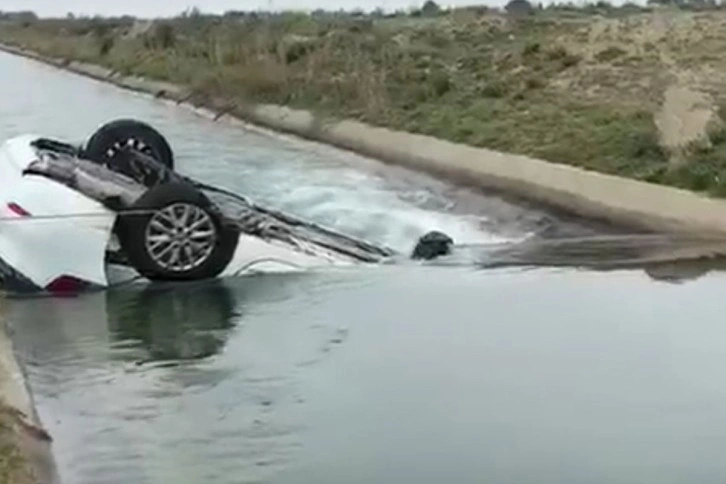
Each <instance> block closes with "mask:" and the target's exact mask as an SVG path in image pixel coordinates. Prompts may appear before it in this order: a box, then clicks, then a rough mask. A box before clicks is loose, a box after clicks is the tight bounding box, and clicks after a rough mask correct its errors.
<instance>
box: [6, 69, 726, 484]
mask: <svg viewBox="0 0 726 484" xmlns="http://www.w3.org/2000/svg"><path fill="white" fill-rule="evenodd" d="M0 88H1V89H2V92H3V93H4V96H5V97H4V100H3V101H2V102H1V103H0V135H2V137H3V138H4V137H8V136H12V135H15V134H20V133H25V132H28V131H31V132H37V133H39V134H43V135H46V136H57V137H62V138H67V139H74V140H79V141H81V140H82V139H83V138H85V137H86V136H87V135H88V134H90V133H91V132H92V131H93V130H94V129H95V128H96V127H97V126H98V125H99V124H101V123H103V122H105V121H107V120H109V119H113V118H117V117H129V116H131V117H136V118H141V119H144V120H146V121H149V122H151V123H152V124H154V125H155V126H157V127H159V128H160V129H161V130H162V131H163V132H164V134H165V135H167V136H168V138H169V139H170V141H171V142H172V144H173V146H174V147H175V150H176V152H177V156H178V165H179V169H180V170H181V171H183V172H186V173H189V174H192V175H194V176H195V177H197V178H200V179H203V180H204V181H207V182H211V183H216V184H220V185H223V186H225V187H226V188H230V189H233V190H235V191H238V192H240V193H243V194H246V195H249V196H251V197H253V198H254V199H256V200H258V201H261V202H263V203H266V204H269V205H272V206H274V207H277V208H282V209H284V210H288V211H291V212H293V213H296V214H298V215H301V216H305V217H306V218H310V219H313V220H316V221H319V222H321V223H325V224H327V225H331V226H334V227H336V228H338V229H340V230H343V231H346V232H349V233H352V234H355V235H360V236H364V237H366V238H368V239H370V240H373V241H376V242H380V243H385V244H387V245H390V246H392V247H394V248H396V249H398V250H400V251H403V252H405V251H408V250H410V248H411V247H412V245H413V243H414V242H415V240H416V238H417V237H418V236H420V235H421V234H422V233H424V232H426V231H428V230H432V229H438V230H443V231H445V232H447V233H449V234H451V235H452V236H453V237H454V238H455V239H456V240H457V242H460V243H463V244H476V245H477V246H480V244H491V243H498V244H502V243H506V242H508V241H512V242H516V241H520V240H522V239H524V238H527V237H530V236H532V234H544V235H547V236H549V237H552V236H557V235H568V234H577V235H582V234H588V233H593V232H594V231H595V229H592V227H589V226H588V227H586V226H584V225H582V224H579V223H577V222H572V221H564V220H562V219H561V218H557V217H555V216H552V215H550V214H548V213H545V212H543V211H537V210H533V209H531V207H520V206H516V205H513V204H511V203H508V202H506V201H503V200H501V199H498V198H496V197H492V196H485V195H482V194H479V193H476V192H473V191H470V190H466V189H461V188H456V187H452V186H450V185H447V184H445V183H441V182H437V181H435V180H433V179H431V178H429V177H426V176H424V175H419V174H414V173H411V172H409V171H406V170H402V169H394V168H392V167H388V166H384V165H382V164H380V163H377V162H375V161H372V160H368V159H365V158H362V157H359V156H355V155H352V154H350V153H347V152H343V151H339V150H335V149H332V148H329V147H325V146H321V145H317V144H313V143H308V142H303V141H299V140H295V139H292V138H288V137H282V136H279V135H274V134H270V133H267V132H264V131H261V130H256V129H251V128H248V127H245V126H243V125H232V124H222V123H215V122H213V121H211V120H209V119H206V118H203V117H200V116H198V115H196V114H194V113H192V112H190V111H188V110H186V109H183V108H180V107H176V106H173V105H169V104H164V103H161V102H158V101H155V100H152V99H149V98H146V97H143V96H139V95H135V94H131V93H128V92H124V91H121V90H118V89H116V88H114V87H111V86H107V85H103V84H101V83H97V82H93V81H90V80H87V79H83V78H80V77H77V76H73V75H71V74H68V73H64V72H58V71H55V70H53V69H51V68H49V67H46V66H42V65H39V64H36V63H33V62H31V61H28V60H25V59H19V58H15V57H11V56H7V55H0ZM686 269H687V271H686V270H685V269H684V268H677V267H675V266H660V267H658V268H657V269H654V268H650V269H649V270H647V271H643V270H637V269H636V270H628V271H626V270H607V271H605V270H598V271H595V270H584V269H580V270H578V269H574V268H537V269H532V268H522V269H518V268H497V269H486V270H484V269H482V268H480V267H477V266H475V265H470V264H469V265H462V264H457V265H451V266H438V267H437V266H429V267H425V266H418V265H410V266H385V267H360V268H351V269H339V270H335V271H325V272H320V271H316V272H312V273H306V274H288V275H285V274H276V275H258V276H251V277H246V278H235V279H225V280H219V281H214V282H205V283H199V284H190V285H184V286H181V287H180V286H178V285H175V286H164V285H160V286H129V287H124V288H117V289H113V290H109V291H106V292H102V293H95V294H88V295H84V296H81V297H78V298H73V299H50V298H40V299H13V300H7V301H5V302H4V317H5V319H6V320H7V321H8V324H9V325H10V327H11V328H12V331H13V338H14V341H15V343H16V346H17V349H18V353H19V356H20V359H21V361H22V363H23V364H24V366H25V367H26V369H27V372H28V376H29V381H30V385H31V389H32V392H33V395H34V397H35V399H36V402H37V406H38V410H39V413H40V416H41V418H42V420H43V423H44V424H45V426H46V427H47V428H48V430H49V431H50V433H51V435H52V436H53V438H54V444H53V446H54V451H55V456H56V459H57V461H58V465H59V468H60V472H61V477H62V479H63V482H66V483H73V484H75V483H79V484H91V483H93V484H105V483H109V484H111V483H113V484H116V483H130V482H133V483H139V484H144V483H152V484H159V483H172V482H173V483H202V482H204V483H220V484H227V483H230V484H232V483H279V484H288V483H290V484H326V483H331V484H332V483H336V484H344V483H356V484H357V483H371V482H375V483H396V484H399V483H412V484H413V483H416V484H426V483H432V484H433V483H441V482H451V483H462V484H463V483H479V482H487V483H502V484H509V483H519V484H529V483H533V484H534V483H537V484H549V483H553V484H554V483H557V484H563V483H573V484H574V483H578V484H579V483H583V482H587V483H603V484H604V483H644V482H648V483H650V482H658V483H681V482H699V483H716V482H719V483H721V482H723V481H724V480H725V479H726V463H724V461H723V459H721V458H720V454H721V453H722V450H723V448H724V445H725V444H726V389H724V386H723V385H722V383H721V381H722V379H723V378H722V376H723V373H724V372H723V370H722V368H723V367H722V366H721V363H726V356H725V355H726V351H724V349H726V343H724V341H725V338H724V336H726V330H724V329H723V322H722V318H721V317H720V311H719V309H720V305H719V303H720V296H721V294H722V293H723V289H724V287H726V279H725V278H724V276H723V275H722V274H721V273H720V272H716V271H712V272H709V270H710V267H709V266H689V267H687V268H686Z"/></svg>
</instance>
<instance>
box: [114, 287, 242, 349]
mask: <svg viewBox="0 0 726 484" xmlns="http://www.w3.org/2000/svg"><path fill="white" fill-rule="evenodd" d="M106 310H107V314H108V325H109V331H110V333H111V336H112V339H113V340H114V341H115V342H117V343H119V342H124V343H125V342H129V343H131V342H134V343H135V344H137V345H139V346H141V347H143V348H144V349H145V350H146V352H147V357H146V361H166V360H196V359H201V358H206V357H208V356H212V355H214V354H216V353H218V352H219V351H220V350H221V348H222V347H223V345H224V343H225V341H226V339H227V336H228V331H229V330H230V329H231V328H232V327H233V326H234V324H235V321H236V319H237V318H238V317H240V314H239V313H238V312H237V311H238V304H237V302H236V301H235V297H234V295H233V293H232V291H230V289H229V288H228V287H227V286H226V285H225V284H224V283H223V282H222V281H220V280H214V281H211V282H207V281H205V282H201V283H190V284H173V285H171V284H167V285H150V286H147V287H145V288H144V289H142V290H128V289H125V290H120V289H119V290H111V291H108V292H107V293H106ZM140 363H141V362H140Z"/></svg>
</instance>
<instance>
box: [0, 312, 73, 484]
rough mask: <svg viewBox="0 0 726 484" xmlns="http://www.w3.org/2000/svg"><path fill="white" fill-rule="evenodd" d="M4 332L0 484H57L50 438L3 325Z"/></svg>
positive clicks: (1, 339) (0, 352)
mask: <svg viewBox="0 0 726 484" xmlns="http://www.w3.org/2000/svg"><path fill="white" fill-rule="evenodd" d="M1 329H2V331H0V482H2V483H7V484H55V483H58V482H59V479H58V475H57V472H56V468H55V462H54V459H53V456H52V452H51V438H50V436H49V435H48V433H47V432H46V431H45V430H44V429H43V428H42V424H41V422H40V418H39V417H38V414H37V412H36V410H35V406H34V404H33V401H32V398H31V396H30V392H29V391H28V387H27V385H26V381H25V376H24V375H23V372H22V370H21V367H20V365H19V363H18V361H17V359H16V358H15V352H14V350H13V345H12V342H11V341H10V338H9V336H8V328H7V327H6V326H5V324H4V321H3V323H2V328H1Z"/></svg>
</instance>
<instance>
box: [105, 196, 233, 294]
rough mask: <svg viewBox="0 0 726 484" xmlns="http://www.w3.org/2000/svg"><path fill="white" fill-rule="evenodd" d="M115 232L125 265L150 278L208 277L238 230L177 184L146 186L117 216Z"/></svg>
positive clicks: (224, 260)
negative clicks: (126, 211)
mask: <svg viewBox="0 0 726 484" xmlns="http://www.w3.org/2000/svg"><path fill="white" fill-rule="evenodd" d="M116 233H117V234H118V237H119V243H120V245H121V249H122V251H123V252H124V253H125V254H126V256H127V258H128V261H129V263H130V265H131V266H132V267H133V268H134V269H136V270H137V271H138V272H139V274H141V275H142V276H144V277H146V278H148V279H150V280H152V281H192V280H200V279H210V278H214V277H216V276H218V275H219V274H220V273H221V272H222V271H223V270H224V269H225V268H226V267H227V265H228V264H229V262H230V261H231V260H232V257H233V256H234V252H235V250H236V249H237V244H238V242H239V230H238V229H237V228H236V227H232V226H229V225H228V224H225V223H224V221H223V219H222V216H221V214H220V213H219V211H218V210H217V208H216V207H215V206H214V204H212V202H211V201H210V200H209V199H208V198H207V197H206V196H205V195H204V194H203V193H202V192H200V191H199V190H197V189H196V188H194V187H193V186H191V185H189V184H186V183H180V182H173V183H166V184H163V185H159V186H156V187H153V188H151V189H149V190H148V191H147V192H146V193H145V194H144V195H142V196H141V197H140V198H139V199H138V200H137V201H136V203H134V204H133V206H131V207H129V213H121V214H120V215H119V217H118V220H117V223H116Z"/></svg>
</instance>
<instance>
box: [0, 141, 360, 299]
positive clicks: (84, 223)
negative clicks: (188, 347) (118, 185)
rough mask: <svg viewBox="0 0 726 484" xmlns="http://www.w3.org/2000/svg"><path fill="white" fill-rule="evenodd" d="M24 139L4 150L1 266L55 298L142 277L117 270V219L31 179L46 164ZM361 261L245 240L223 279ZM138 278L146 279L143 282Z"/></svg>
mask: <svg viewBox="0 0 726 484" xmlns="http://www.w3.org/2000/svg"><path fill="white" fill-rule="evenodd" d="M38 138H39V136H34V135H23V136H18V137H16V138H12V139H10V140H8V141H6V142H5V143H4V144H3V145H2V146H1V147H0V260H1V261H2V263H3V265H4V266H5V267H6V268H7V267H10V268H12V270H13V271H14V272H17V273H18V274H19V275H21V276H22V278H23V279H25V282H26V283H27V282H29V283H32V285H34V286H35V287H36V288H37V289H40V290H48V291H51V292H53V290H54V287H55V285H56V284H58V283H59V282H60V281H62V280H63V279H66V278H75V279H78V280H80V281H83V282H86V283H90V284H92V285H94V286H100V287H108V286H110V285H112V284H115V283H117V282H119V280H128V279H129V278H130V277H134V274H133V273H134V271H133V270H132V269H131V268H130V267H123V268H120V267H119V268H114V267H109V264H108V263H107V262H106V253H107V251H108V249H109V245H110V244H112V243H113V236H112V234H113V227H114V224H115V222H116V218H117V213H116V212H114V211H112V210H109V209H108V208H106V207H105V206H104V205H103V204H101V203H100V202H98V201H96V200H94V199H92V198H89V197H87V196H85V195H84V194H82V193H80V192H79V191H76V190H74V189H73V188H70V187H68V186H66V185H64V184H62V183H59V182H56V181H54V180H52V179H49V178H46V177H43V176H38V175H33V174H23V170H25V169H26V168H28V166H29V165H30V164H31V163H32V162H33V161H34V160H36V159H37V158H38V152H37V150H36V149H35V148H34V147H33V146H32V144H31V143H32V142H33V141H34V140H36V139H38ZM353 263H355V259H354V258H352V257H347V256H345V255H344V254H339V253H336V252H334V251H328V250H326V249H324V248H322V247H314V246H313V247H310V250H305V251H301V250H300V249H299V248H297V247H292V246H290V245H288V244H285V243H283V242H278V241H274V240H270V241H268V240H263V239H261V238H258V237H255V236H251V235H247V234H244V233H243V234H241V235H240V240H239V245H238V246H237V249H236V252H235V255H234V257H233V259H232V261H231V262H230V264H229V265H228V266H227V268H226V269H225V270H224V272H223V273H222V274H221V275H222V276H229V275H240V274H245V273H249V272H259V271H264V272H278V271H290V270H296V269H307V268H311V267H316V266H321V265H331V264H334V265H339V264H353ZM136 277H138V276H136Z"/></svg>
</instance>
